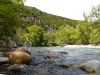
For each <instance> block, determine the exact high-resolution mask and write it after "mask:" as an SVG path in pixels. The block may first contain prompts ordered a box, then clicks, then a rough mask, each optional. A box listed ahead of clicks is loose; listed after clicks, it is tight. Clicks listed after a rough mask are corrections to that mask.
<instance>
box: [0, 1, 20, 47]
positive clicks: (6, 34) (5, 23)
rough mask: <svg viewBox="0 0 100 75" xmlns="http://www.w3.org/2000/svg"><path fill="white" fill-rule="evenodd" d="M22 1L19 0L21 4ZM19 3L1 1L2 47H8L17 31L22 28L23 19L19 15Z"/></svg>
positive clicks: (0, 29)
mask: <svg viewBox="0 0 100 75" xmlns="http://www.w3.org/2000/svg"><path fill="white" fill-rule="evenodd" d="M20 1H22V0H19V1H18V2H20ZM16 9H17V2H16V3H14V0H6V1H5V0H0V45H1V46H3V45H5V46H7V45H8V42H9V38H12V37H13V36H14V35H15V34H16V29H17V28H18V27H19V26H21V23H22V21H21V19H20V18H19V17H18V15H17V12H16V11H17V10H16Z"/></svg>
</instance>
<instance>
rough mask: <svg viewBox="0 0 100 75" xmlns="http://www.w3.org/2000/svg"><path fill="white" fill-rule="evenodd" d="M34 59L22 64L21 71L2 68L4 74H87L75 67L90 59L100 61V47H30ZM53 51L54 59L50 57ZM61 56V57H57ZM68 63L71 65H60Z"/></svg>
mask: <svg viewBox="0 0 100 75" xmlns="http://www.w3.org/2000/svg"><path fill="white" fill-rule="evenodd" d="M28 49H29V51H30V52H31V54H32V56H33V61H32V62H31V64H29V65H25V64H23V65H21V71H9V70H1V71H0V73H1V74H4V75H85V74H87V73H86V72H84V71H82V70H80V69H79V68H77V67H75V66H76V65H78V64H81V63H84V62H86V61H89V60H98V61H100V48H99V47H29V48H28ZM50 52H51V55H53V57H52V58H53V59H48V58H47V55H48V53H50ZM57 57H59V58H57ZM62 64H68V65H70V67H68V68H66V67H60V66H58V65H62Z"/></svg>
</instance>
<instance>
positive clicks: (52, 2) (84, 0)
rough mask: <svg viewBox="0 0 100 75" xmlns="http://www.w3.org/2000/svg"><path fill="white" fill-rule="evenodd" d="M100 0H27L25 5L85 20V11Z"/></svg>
mask: <svg viewBox="0 0 100 75" xmlns="http://www.w3.org/2000/svg"><path fill="white" fill-rule="evenodd" d="M99 4H100V0H27V1H26V2H25V5H28V6H33V7H36V8H38V9H40V10H42V11H45V12H47V13H50V14H54V15H59V16H63V17H66V18H71V19H77V20H83V12H89V11H90V9H91V7H92V6H96V5H99Z"/></svg>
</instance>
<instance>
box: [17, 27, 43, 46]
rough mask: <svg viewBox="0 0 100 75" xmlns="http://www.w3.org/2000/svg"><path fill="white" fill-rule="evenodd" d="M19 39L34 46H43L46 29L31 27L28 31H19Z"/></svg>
mask: <svg viewBox="0 0 100 75" xmlns="http://www.w3.org/2000/svg"><path fill="white" fill-rule="evenodd" d="M17 32H18V34H17V35H18V36H19V38H20V39H21V40H22V41H23V42H25V41H31V42H32V46H42V45H43V33H44V29H43V28H42V27H40V26H37V25H32V26H29V27H28V28H27V29H26V30H24V31H23V29H18V30H17Z"/></svg>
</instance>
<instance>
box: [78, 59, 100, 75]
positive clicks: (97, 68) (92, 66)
mask: <svg viewBox="0 0 100 75" xmlns="http://www.w3.org/2000/svg"><path fill="white" fill-rule="evenodd" d="M78 67H79V68H80V69H81V70H83V71H85V72H87V73H92V74H98V75H100V61H98V60H90V61H87V62H86V63H83V64H81V65H79V66H78Z"/></svg>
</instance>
